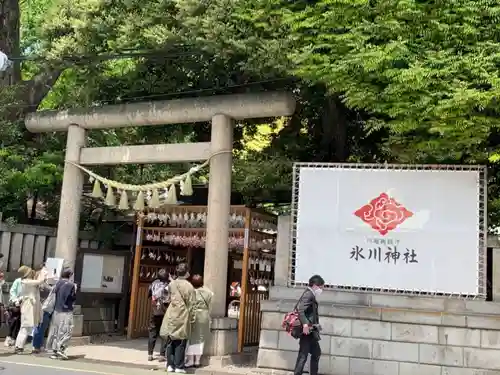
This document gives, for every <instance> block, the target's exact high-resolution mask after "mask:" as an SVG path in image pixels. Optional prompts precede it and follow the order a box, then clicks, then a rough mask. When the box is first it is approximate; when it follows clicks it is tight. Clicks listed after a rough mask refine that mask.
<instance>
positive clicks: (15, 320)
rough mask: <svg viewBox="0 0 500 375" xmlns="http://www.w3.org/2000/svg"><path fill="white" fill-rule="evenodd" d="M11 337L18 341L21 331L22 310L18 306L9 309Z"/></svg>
mask: <svg viewBox="0 0 500 375" xmlns="http://www.w3.org/2000/svg"><path fill="white" fill-rule="evenodd" d="M8 323H9V337H10V338H12V339H14V340H15V339H16V337H17V335H18V334H19V330H20V329H21V308H20V307H18V306H12V307H9V319H8Z"/></svg>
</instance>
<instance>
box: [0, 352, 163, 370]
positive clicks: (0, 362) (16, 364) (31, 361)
mask: <svg viewBox="0 0 500 375" xmlns="http://www.w3.org/2000/svg"><path fill="white" fill-rule="evenodd" d="M155 372H156V371H155ZM151 373H152V371H151V370H143V369H137V368H127V367H120V366H112V365H103V364H97V363H83V362H80V361H73V360H69V361H61V360H53V359H50V358H47V357H35V356H30V355H8V356H6V355H1V356H0V375H146V374H148V375H151ZM156 373H157V374H161V373H162V372H156Z"/></svg>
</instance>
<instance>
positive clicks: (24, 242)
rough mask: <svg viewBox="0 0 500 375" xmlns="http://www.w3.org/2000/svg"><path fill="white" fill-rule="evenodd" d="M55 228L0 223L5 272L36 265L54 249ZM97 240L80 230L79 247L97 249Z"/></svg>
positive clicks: (53, 252) (98, 243)
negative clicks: (22, 266)
mask: <svg viewBox="0 0 500 375" xmlns="http://www.w3.org/2000/svg"><path fill="white" fill-rule="evenodd" d="M56 234H57V229H56V228H50V227H42V226H34V225H12V226H10V225H7V224H5V223H0V253H2V254H3V255H4V267H3V269H4V270H5V271H7V272H15V271H17V269H18V268H19V267H20V266H21V265H26V266H30V267H36V266H39V265H40V264H42V263H43V262H44V261H45V259H47V258H48V257H53V256H54V254H55V249H56ZM100 246H101V243H100V242H99V241H96V240H94V234H93V233H91V232H80V248H91V249H98V248H99V247H100Z"/></svg>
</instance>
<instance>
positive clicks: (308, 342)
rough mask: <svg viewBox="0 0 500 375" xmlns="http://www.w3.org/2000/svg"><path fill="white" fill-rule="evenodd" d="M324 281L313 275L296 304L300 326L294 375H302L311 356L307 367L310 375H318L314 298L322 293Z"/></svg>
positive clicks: (317, 323) (317, 342)
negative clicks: (309, 357) (309, 356)
mask: <svg viewBox="0 0 500 375" xmlns="http://www.w3.org/2000/svg"><path fill="white" fill-rule="evenodd" d="M324 285H325V280H323V278H322V277H321V276H319V275H314V276H313V277H311V278H310V279H309V286H308V287H307V289H306V290H305V291H304V293H303V294H302V297H300V300H299V302H298V304H297V312H298V315H299V320H300V324H301V330H302V332H301V334H300V337H299V354H298V356H297V362H296V363H295V370H294V371H293V373H294V375H302V373H303V372H304V366H305V365H306V362H307V357H308V355H309V354H310V355H311V362H310V366H309V374H310V375H318V367H319V357H320V356H321V347H320V345H319V340H320V336H319V331H320V330H321V327H320V325H319V314H318V302H317V300H316V297H317V296H319V295H320V294H321V292H322V291H323V286H324Z"/></svg>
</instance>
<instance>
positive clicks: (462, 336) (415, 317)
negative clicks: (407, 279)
mask: <svg viewBox="0 0 500 375" xmlns="http://www.w3.org/2000/svg"><path fill="white" fill-rule="evenodd" d="M301 292H302V291H301V290H296V289H291V288H286V287H274V288H273V289H272V290H271V296H270V297H271V298H270V300H269V301H265V302H262V311H263V316H262V327H261V329H262V330H261V337H260V344H259V354H258V361H257V365H258V366H259V367H267V368H277V369H284V370H292V369H293V366H294V364H295V360H296V356H297V349H298V341H296V340H294V339H293V338H291V337H290V336H289V335H288V334H287V333H286V332H284V331H283V330H282V329H281V322H282V319H283V316H284V314H285V313H287V312H289V311H291V310H292V309H293V307H294V306H295V303H296V300H297V299H298V298H299V296H300V294H301ZM320 315H321V325H322V327H323V332H322V335H321V337H322V339H321V347H322V353H323V354H322V357H321V361H320V373H322V374H332V375H361V374H363V375H365V374H366V375H410V374H411V375H427V374H429V375H500V303H493V302H484V301H465V300H457V299H447V298H439V297H436V298H424V297H406V296H395V295H380V294H367V293H347V292H324V293H323V294H322V295H321V297H320Z"/></svg>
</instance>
